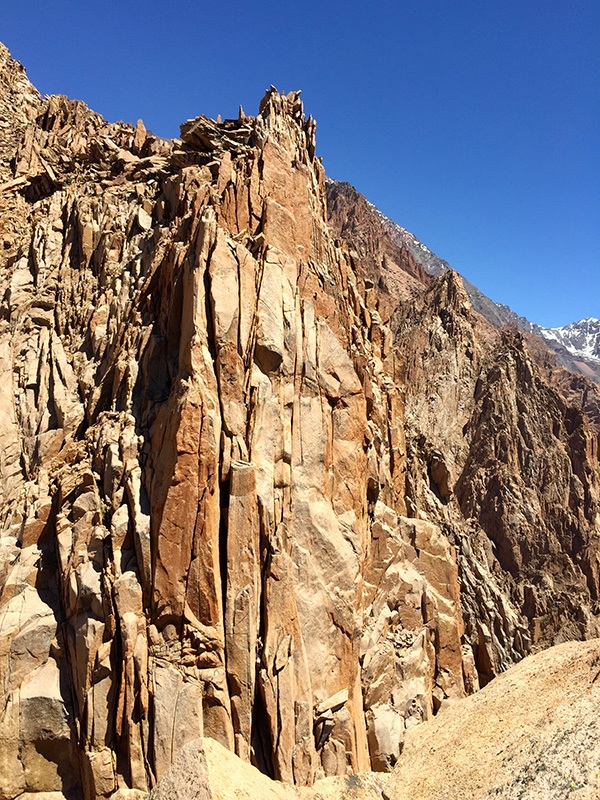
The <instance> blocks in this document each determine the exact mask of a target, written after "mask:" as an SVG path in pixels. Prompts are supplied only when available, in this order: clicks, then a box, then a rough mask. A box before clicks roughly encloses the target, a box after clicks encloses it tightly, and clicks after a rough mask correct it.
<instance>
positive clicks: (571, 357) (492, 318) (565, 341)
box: [367, 200, 600, 381]
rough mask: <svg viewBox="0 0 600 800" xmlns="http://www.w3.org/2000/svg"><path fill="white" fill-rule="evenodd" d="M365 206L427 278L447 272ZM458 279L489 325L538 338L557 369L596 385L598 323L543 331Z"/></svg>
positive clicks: (584, 322) (410, 236)
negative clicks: (547, 348) (562, 368)
mask: <svg viewBox="0 0 600 800" xmlns="http://www.w3.org/2000/svg"><path fill="white" fill-rule="evenodd" d="M367 203H368V205H369V206H370V207H371V208H372V209H373V211H374V212H375V214H376V215H377V218H378V219H379V220H380V222H381V224H382V225H383V227H384V229H385V231H386V232H387V234H388V236H389V237H390V239H391V241H392V242H393V243H394V244H396V245H397V246H399V247H404V248H405V249H407V250H408V251H409V253H410V254H411V255H412V257H413V258H414V260H415V261H416V262H417V263H419V264H421V266H422V267H423V269H424V270H425V272H426V273H427V274H428V275H431V276H433V277H438V276H439V275H442V274H443V273H445V272H448V271H449V270H450V269H451V266H450V264H449V263H448V262H447V261H445V260H444V259H443V258H440V257H439V256H437V255H436V254H435V253H434V252H433V251H432V250H430V249H429V248H428V247H427V245H425V244H423V243H422V242H421V241H419V239H417V237H416V236H415V235H414V234H412V233H411V232H410V231H408V230H407V229H406V228H403V227H402V226H401V225H398V223H396V222H394V221H393V220H391V219H390V218H389V217H386V215H385V214H383V213H382V212H381V211H380V210H379V209H378V208H377V206H375V205H373V203H370V202H369V201H368V200H367ZM461 278H462V281H463V284H464V286H465V289H466V292H467V294H468V296H469V299H470V301H471V303H472V305H473V307H474V308H475V310H476V311H478V312H479V313H480V314H483V316H484V317H485V318H486V319H487V320H488V322H491V323H492V325H495V326H496V327H501V326H503V325H516V326H517V327H518V328H519V329H520V330H522V331H524V332H525V333H534V334H537V335H538V336H541V337H542V339H544V341H545V342H546V344H547V345H548V346H549V347H550V349H551V350H552V351H553V352H554V353H555V355H556V360H557V364H558V365H559V366H563V367H566V368H567V369H569V370H571V371H572V372H580V373H582V374H583V375H586V376H587V377H589V378H592V379H594V380H596V381H599V380H600V320H598V319H595V318H593V317H590V318H588V319H584V320H580V321H579V322H573V323H571V324H569V325H565V326H563V327H560V328H544V327H542V326H540V325H537V324H536V323H535V322H531V321H530V320H528V319H527V318H526V317H521V316H519V314H516V313H515V312H514V311H513V310H512V309H511V308H509V306H507V305H504V304H503V303H496V302H494V301H493V300H491V299H490V298H489V297H487V296H486V295H485V294H483V292H481V291H480V290H479V289H478V288H477V287H476V286H474V285H473V284H472V283H470V282H469V281H468V280H467V279H466V278H465V277H464V276H462V275H461Z"/></svg>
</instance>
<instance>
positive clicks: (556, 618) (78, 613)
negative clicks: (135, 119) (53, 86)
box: [0, 49, 599, 800]
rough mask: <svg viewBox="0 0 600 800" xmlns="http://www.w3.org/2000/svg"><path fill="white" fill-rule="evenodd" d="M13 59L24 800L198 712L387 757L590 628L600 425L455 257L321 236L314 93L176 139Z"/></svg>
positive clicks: (6, 577) (5, 384) (135, 776)
mask: <svg viewBox="0 0 600 800" xmlns="http://www.w3.org/2000/svg"><path fill="white" fill-rule="evenodd" d="M0 82H1V84H2V86H3V92H2V93H1V95H0V121H2V122H3V127H2V128H0V130H1V131H2V133H1V135H0V156H1V159H0V167H1V170H2V171H1V180H2V184H1V185H0V281H1V282H2V287H1V290H0V297H1V298H2V299H1V307H0V308H1V314H0V353H1V354H2V358H1V359H0V370H1V371H2V376H1V379H0V433H1V439H0V441H1V443H2V444H1V450H0V524H1V525H2V539H1V552H2V557H1V560H0V579H1V584H0V588H1V592H2V594H1V598H0V680H1V681H2V686H3V691H4V697H5V705H4V710H3V711H2V713H1V715H0V796H1V797H4V798H11V800H12V798H14V797H17V796H18V795H20V794H22V793H28V792H61V793H63V794H65V795H67V796H68V797H71V796H73V797H77V796H83V797H85V798H86V799H87V798H96V797H109V796H111V795H112V794H114V793H115V792H117V791H119V792H121V795H120V796H121V797H122V796H124V795H123V792H125V791H126V790H141V791H142V792H146V791H148V790H150V789H151V788H152V787H153V786H154V785H155V783H156V782H157V781H158V780H160V778H161V777H163V776H164V775H165V774H166V773H167V771H168V770H169V767H170V766H171V764H172V762H173V761H174V759H175V758H176V757H177V755H178V754H179V753H180V752H181V751H182V750H183V748H184V747H185V746H186V744H188V743H189V742H192V741H194V740H196V739H198V738H199V737H202V736H205V737H210V738H212V739H215V740H217V741H218V742H220V744H221V745H222V746H224V747H226V748H227V749H229V750H231V751H233V752H235V753H236V754H237V755H238V756H239V757H240V758H242V759H243V760H245V761H250V762H252V763H253V764H255V765H256V766H258V767H259V769H261V770H262V771H263V772H265V773H266V774H267V775H270V776H272V777H275V778H277V779H279V780H282V781H285V782H287V783H295V784H299V785H310V784H312V783H313V782H314V781H315V780H316V779H318V778H321V777H325V776H334V775H341V776H343V775H346V774H349V773H356V772H364V771H367V770H370V769H374V770H378V771H382V770H383V771H385V770H389V769H391V768H392V767H393V766H394V764H395V763H396V762H397V760H398V758H399V757H400V754H401V750H402V742H403V738H404V732H405V731H406V730H407V729H410V728H411V727H413V726H415V725H418V724H421V723H422V722H423V721H424V720H427V719H428V718H430V717H431V716H433V715H434V714H435V713H436V712H437V711H438V709H439V708H440V706H441V705H442V704H443V703H445V702H446V701H447V700H449V699H455V698H460V697H463V696H464V695H465V694H468V693H472V692H473V691H475V690H476V689H477V688H478V687H479V686H480V685H481V684H483V683H486V682H488V681H490V680H491V679H492V678H493V677H494V675H496V674H498V673H499V672H500V671H503V670H505V669H506V668H507V667H508V666H509V665H510V664H511V663H513V662H514V661H517V660H519V659H520V658H521V657H522V656H523V655H524V654H526V653H527V652H529V651H530V649H531V648H532V647H533V646H536V647H537V646H539V647H542V646H546V645H548V644H551V643H553V642H555V641H561V640H563V639H569V638H586V637H589V636H591V635H593V634H594V633H595V632H596V630H597V626H596V620H595V617H594V614H593V613H592V612H593V610H594V609H595V606H594V603H595V601H596V599H597V591H598V568H597V535H598V527H599V526H598V512H597V502H598V451H597V444H598V442H597V434H596V433H595V430H594V429H593V427H592V426H591V424H590V422H589V420H588V418H587V416H586V414H585V413H584V412H583V411H582V410H581V409H579V408H577V407H574V406H572V405H569V404H568V403H567V402H566V401H565V400H564V399H562V397H561V396H559V395H558V394H557V393H556V392H555V391H554V390H552V389H551V388H550V387H549V385H548V384H547V382H546V381H545V379H544V378H543V377H542V374H541V372H540V371H539V369H538V367H537V366H536V365H535V363H534V362H533V361H532V360H531V358H530V357H529V355H528V351H527V346H526V344H525V343H524V342H523V340H522V339H521V337H520V336H518V335H514V334H502V335H500V334H498V333H497V332H496V331H495V330H493V329H491V328H490V327H489V326H488V325H486V323H485V322H484V321H483V320H482V319H481V318H479V317H478V315H477V314H476V313H475V312H474V311H473V310H472V308H471V307H470V303H469V300H468V297H467V296H466V294H465V293H464V290H463V289H462V284H461V283H460V281H459V280H458V279H457V278H456V276H455V274H454V273H452V272H449V273H446V274H445V275H443V276H441V277H440V278H438V279H437V280H435V281H432V280H431V279H429V278H427V277H426V276H425V273H424V272H422V271H421V270H420V269H419V267H418V265H417V264H416V262H415V261H414V259H412V257H411V258H406V259H404V260H403V259H402V258H399V259H398V263H396V262H394V264H393V265H392V267H390V268H389V269H388V268H387V267H386V269H388V279H389V282H388V284H387V285H386V286H384V287H380V286H379V284H380V281H379V277H378V272H377V270H378V266H377V259H376V258H374V257H372V258H371V260H370V261H369V260H368V258H369V252H365V253H364V254H363V255H362V260H361V257H360V256H359V255H358V254H357V252H356V250H355V249H353V248H352V247H351V245H349V244H348V243H347V242H346V241H345V239H344V237H343V236H340V235H338V233H335V234H334V233H332V231H331V229H330V225H329V221H328V215H327V203H326V195H325V177H324V172H323V168H322V166H321V163H320V160H319V159H318V158H316V157H315V124H314V122H313V120H312V119H311V118H308V119H306V118H305V116H304V113H303V109H302V104H301V102H300V99H299V95H298V93H291V94H288V95H281V94H279V93H278V92H277V91H276V90H275V89H271V90H269V91H268V92H267V94H266V96H265V98H264V99H263V101H262V103H261V106H260V110H259V113H258V115H257V116H256V117H247V116H245V115H244V114H243V112H241V111H240V116H239V118H238V119H236V120H225V121H224V122H215V121H212V120H208V119H206V118H204V117H198V118H196V119H194V120H190V121H189V122H187V123H185V124H184V125H183V126H182V129H181V139H177V140H172V141H171V140H169V141H167V140H163V139H159V138H157V137H155V136H153V135H152V134H151V133H149V132H148V131H146V130H145V128H144V126H143V124H141V123H138V125H137V127H135V128H133V127H130V126H128V125H125V124H123V123H119V124H108V123H106V122H105V121H104V120H103V119H102V118H101V117H100V116H98V115H97V114H95V113H93V112H92V111H90V110H89V109H88V108H87V107H86V106H85V105H84V104H83V103H80V102H76V101H71V100H68V99H66V98H64V97H59V96H54V97H50V98H46V99H42V98H41V97H40V96H39V95H38V94H37V93H36V92H35V90H34V89H33V88H32V87H31V85H30V84H29V83H28V82H27V80H26V78H25V76H24V74H23V71H22V69H21V68H20V66H19V65H18V64H16V63H15V62H14V61H11V59H10V57H9V55H8V53H7V51H6V50H4V49H3V50H2V51H1V52H0ZM5 123H7V124H5ZM340 213H341V212H340ZM373 230H376V228H374V229H373ZM365 265H366V266H365ZM388 266H389V265H388ZM403 270H405V271H404V273H403V274H404V275H406V276H408V277H403V275H402V274H401V273H402V272H403ZM392 273H393V274H392ZM394 275H396V283H397V285H405V286H407V287H409V289H410V297H409V298H408V297H404V296H402V295H401V293H399V294H398V296H397V297H396V298H395V299H394V294H393V292H392V291H391V289H390V287H392V288H393V283H394V281H393V280H392V279H393V277H394Z"/></svg>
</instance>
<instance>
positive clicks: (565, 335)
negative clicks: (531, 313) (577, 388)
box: [539, 317, 600, 362]
mask: <svg viewBox="0 0 600 800" xmlns="http://www.w3.org/2000/svg"><path fill="white" fill-rule="evenodd" d="M539 333H540V335H541V336H543V337H544V339H546V340H549V341H552V342H557V343H558V344H560V345H562V347H564V348H565V350H568V351H569V353H571V355H574V356H575V357H583V358H588V359H591V360H592V361H598V362H600V320H598V319H594V317H588V319H582V320H580V321H579V322H572V323H571V324H570V325H564V326H563V327H562V328H540V329H539Z"/></svg>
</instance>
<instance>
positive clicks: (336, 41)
mask: <svg viewBox="0 0 600 800" xmlns="http://www.w3.org/2000/svg"><path fill="white" fill-rule="evenodd" d="M0 40H2V41H3V42H4V43H5V44H6V45H7V46H8V47H9V49H10V50H11V52H12V53H13V55H14V57H15V58H17V59H19V60H20V61H21V62H22V63H23V64H24V65H25V67H26V68H27V72H28V75H29V77H30V79H31V80H32V81H33V83H34V84H35V85H36V86H37V87H38V89H39V90H40V91H41V92H42V93H44V94H52V93H63V94H67V95H69V96H71V97H77V98H80V99H83V100H85V101H86V102H87V103H88V105H90V106H91V107H92V108H94V109H95V110H96V111H99V112H100V113H102V114H103V115H104V116H105V117H106V118H107V119H109V120H111V121H114V120H118V119H124V120H128V121H132V122H135V121H136V119H137V118H138V117H141V118H142V119H143V120H144V122H145V124H146V126H147V127H149V128H151V129H152V130H153V131H155V132H156V133H158V134H160V135H163V136H175V135H177V134H178V126H179V123H180V122H182V121H184V120H185V119H187V118H189V117H193V116H196V115H197V114H201V113H203V114H207V115H208V116H213V117H214V116H216V115H217V114H219V113H220V114H221V115H223V116H224V117H226V116H235V115H237V108H238V105H239V104H240V103H241V104H242V105H243V106H244V109H245V111H246V113H256V110H257V108H258V103H259V100H260V98H261V97H262V95H263V93H264V91H265V89H266V88H267V87H268V86H269V84H271V83H272V84H274V85H275V86H277V88H278V89H280V90H282V91H286V92H287V91H290V90H295V89H302V90H303V98H304V103H305V109H306V111H307V112H308V113H311V114H313V116H314V117H316V119H317V122H318V127H317V146H318V152H319V154H320V155H321V156H322V157H323V162H324V165H325V169H326V172H327V174H328V175H330V176H331V177H333V178H337V179H340V180H347V181H350V182H351V183H352V184H353V185H354V186H356V188H357V189H358V190H359V191H361V192H363V193H364V194H365V195H366V196H367V198H368V199H369V200H371V201H372V202H373V203H375V204H376V205H377V206H379V208H380V209H381V210H382V211H383V212H384V213H385V214H387V215H388V216H390V217H391V218H392V219H394V220H395V221H396V222H398V223H400V224H401V225H404V226H405V227H406V228H408V229H409V230H411V231H412V232H413V233H414V234H415V235H416V236H418V237H419V238H420V239H421V240H422V241H423V242H424V243H425V244H427V245H428V246H429V247H430V248H431V249H432V250H434V251H435V252H436V253H437V254H438V255H439V256H441V257H442V258H445V259H446V260H447V261H449V262H450V264H451V265H452V266H453V267H454V268H455V269H457V270H458V271H460V272H462V273H463V274H464V275H465V276H466V277H467V278H468V279H469V280H470V281H472V282H473V283H475V284H476V285H477V286H479V288H480V289H481V290H482V291H484V292H485V293H486V294H488V295H490V296H491V297H492V298H493V299H494V300H497V301H499V302H503V303H507V304H508V305H510V306H511V307H512V308H513V309H514V310H515V311H517V312H518V313H520V314H523V315H525V316H527V317H529V318H530V319H531V320H533V321H535V322H539V323H540V324H543V325H548V326H558V325H563V324H566V323H568V322H572V321H574V320H577V319H580V318H583V317H588V316H595V317H600V0H571V2H566V0H546V1H544V0H519V1H518V2H517V0H397V1H396V2H388V0H379V1H378V0H373V2H371V3H364V2H361V3H359V2H356V1H355V0H345V2H341V0H320V1H319V2H315V0H303V2H297V0H287V1H286V2H284V1H283V0H278V1H277V2H275V1H274V0H273V1H272V0H253V1H252V2H241V0H218V2H216V1H215V2H211V3H208V2H203V0H195V1H194V0H181V1H180V2H178V3H169V2H157V1H156V0H121V2H115V0H104V1H103V2H91V0H52V2H50V0H20V2H16V0H15V1H14V2H11V1H10V0H6V2H4V3H2V7H0Z"/></svg>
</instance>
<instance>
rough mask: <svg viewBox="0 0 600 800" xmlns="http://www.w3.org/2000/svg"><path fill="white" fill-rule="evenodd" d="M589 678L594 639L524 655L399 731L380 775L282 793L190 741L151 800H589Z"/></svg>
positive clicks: (593, 724)
mask: <svg viewBox="0 0 600 800" xmlns="http://www.w3.org/2000/svg"><path fill="white" fill-rule="evenodd" d="M599 674H600V640H593V641H591V642H586V643H583V644H582V643H579V642H569V643H566V644H562V645H558V646H556V647H552V648H550V649H549V650H546V651H544V652H542V653H538V654H536V655H532V656H528V657H527V658H525V659H524V660H523V661H522V662H521V663H519V664H518V665H515V666H513V667H511V668H510V670H509V671H508V672H506V673H504V674H502V675H500V676H499V677H498V678H497V680H495V681H494V682H493V683H491V684H490V685H489V686H486V687H485V688H484V689H483V690H482V691H481V692H478V693H477V694H475V695H473V696H472V697H469V698H466V699H463V700H461V701H458V702H453V703H451V704H449V705H448V706H447V707H446V708H445V709H444V710H443V711H442V712H441V713H440V714H439V715H438V716H437V717H436V718H435V719H434V720H432V721H431V722H429V723H428V724H427V725H420V726H418V727H412V728H411V729H410V730H409V731H407V733H406V737H405V739H404V751H403V754H402V758H401V760H400V762H399V763H398V764H397V766H396V767H395V768H394V770H393V771H392V773H391V774H390V775H382V774H381V773H373V772H370V773H363V774H360V775H357V776H345V777H339V776H338V777H332V778H324V779H322V780H319V781H317V782H316V783H315V784H314V786H312V787H310V788H308V787H291V786H288V785H285V784H282V783H279V782H276V781H272V780H270V779H269V778H268V777H266V776H265V775H263V774H261V773H260V772H258V770H256V768H254V767H252V766H250V765H249V764H246V763H244V762H243V761H241V760H240V759H239V758H238V757H237V756H235V755H234V754H233V753H231V752H229V751H227V750H226V749H224V748H223V747H222V745H220V744H218V743H217V742H215V741H214V740H211V739H202V740H197V741H195V742H192V743H190V744H188V745H186V747H185V748H184V749H183V750H182V752H181V754H180V755H179V756H178V757H177V759H176V760H175V762H174V764H173V766H172V767H171V769H170V770H169V772H168V773H167V775H166V776H165V777H164V778H163V779H162V780H161V781H160V782H159V784H158V786H157V787H156V789H154V790H153V792H152V795H151V798H152V800H159V799H160V798H163V797H165V798H168V797H177V800H188V798H196V797H201V798H204V797H206V798H212V799H213V800H230V798H234V797H235V798H248V800H250V799H251V798H256V797H260V798H273V800H275V799H276V798H281V800H294V798H303V800H342V798H356V799H357V800H371V799H372V800H385V798H390V800H391V798H393V800H414V798H428V799H429V798H435V800H454V799H455V798H457V797H460V798H464V800H484V798H492V797H503V798H504V797H506V798H525V800H558V799H559V798H566V797H575V798H586V799H588V798H589V800H592V798H597V797H598V795H599V794H600V736H599V730H598V721H599V713H598V701H599V700H600V682H599V680H598V678H599ZM457 743H459V745H458V746H457ZM191 776H193V778H194V780H193V781H190V777H191ZM174 789H175V793H173V790H174Z"/></svg>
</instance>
